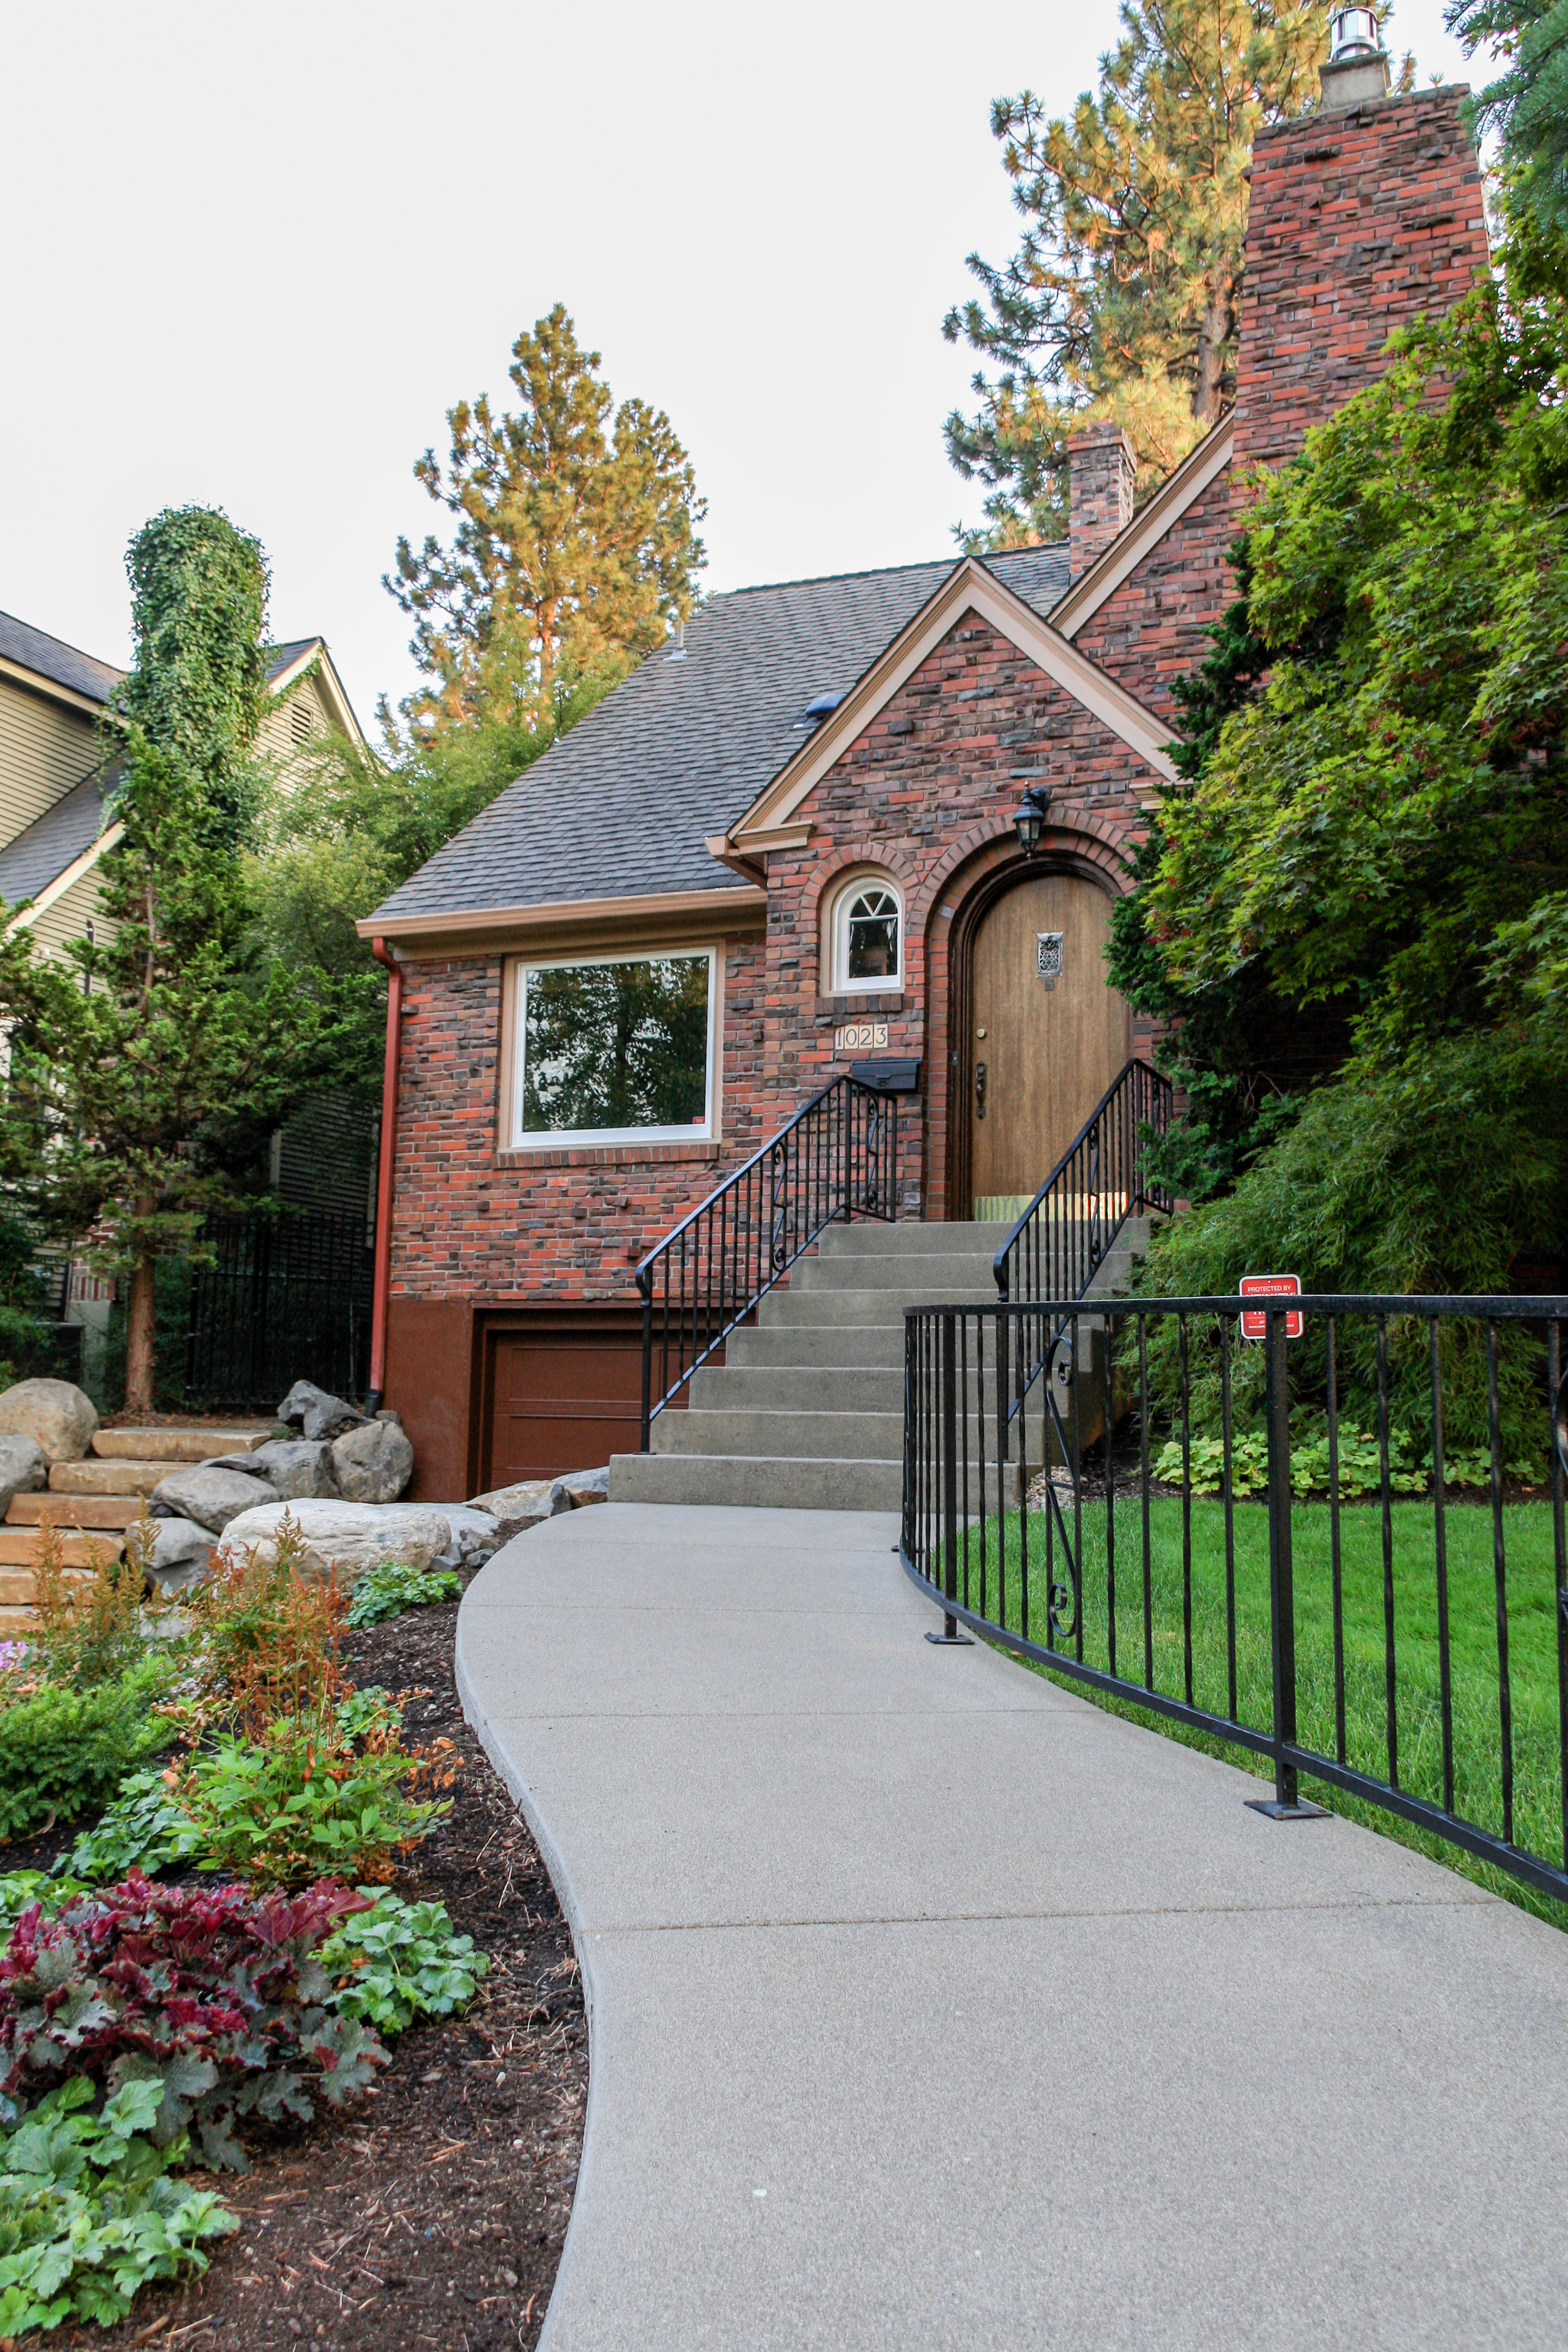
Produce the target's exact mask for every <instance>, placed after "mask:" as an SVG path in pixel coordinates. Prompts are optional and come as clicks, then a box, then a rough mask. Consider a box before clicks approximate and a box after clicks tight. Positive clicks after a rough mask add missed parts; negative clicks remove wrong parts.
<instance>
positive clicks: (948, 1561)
mask: <svg viewBox="0 0 1568 2352" xmlns="http://www.w3.org/2000/svg"><path fill="white" fill-rule="evenodd" d="M940 1345H941V1349H942V1370H941V1380H942V1406H941V1411H942V1598H943V1600H944V1601H949V1602H952V1601H956V1600H957V1599H958V1332H957V1328H956V1323H955V1319H954V1318H953V1317H952V1316H951V1315H944V1316H943V1317H942V1338H941V1342H940ZM926 1640H927V1641H928V1642H943V1643H951V1644H952V1647H953V1648H955V1649H957V1648H968V1647H970V1646H971V1644H970V1640H969V1636H968V1634H967V1633H960V1632H959V1630H958V1620H957V1618H956V1617H955V1616H954V1615H953V1613H952V1608H951V1607H950V1608H948V1609H946V1610H944V1611H943V1612H942V1631H941V1633H928V1634H927V1635H926Z"/></svg>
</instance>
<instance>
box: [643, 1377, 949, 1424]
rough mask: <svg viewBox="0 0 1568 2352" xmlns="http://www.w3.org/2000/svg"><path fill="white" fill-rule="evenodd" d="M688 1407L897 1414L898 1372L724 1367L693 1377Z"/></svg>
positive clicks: (899, 1408)
mask: <svg viewBox="0 0 1568 2352" xmlns="http://www.w3.org/2000/svg"><path fill="white" fill-rule="evenodd" d="M691 1403H692V1406H693V1408H694V1409H695V1410H700V1411H702V1412H900V1413H901V1412H902V1411H903V1409H904V1374H903V1368H902V1366H901V1364H883V1365H879V1366H877V1367H875V1368H873V1367H872V1366H870V1365H860V1366H858V1367H851V1368H848V1369H846V1368H845V1367H844V1366H842V1365H834V1366H831V1367H829V1366H827V1365H821V1364H818V1365H807V1364H784V1365H779V1364H773V1365H766V1364H725V1365H724V1366H722V1367H721V1370H717V1371H702V1372H699V1373H698V1375H697V1377H696V1379H695V1380H694V1381H692V1383H691ZM660 1418H661V1419H662V1418H663V1416H662V1415H661V1416H660Z"/></svg>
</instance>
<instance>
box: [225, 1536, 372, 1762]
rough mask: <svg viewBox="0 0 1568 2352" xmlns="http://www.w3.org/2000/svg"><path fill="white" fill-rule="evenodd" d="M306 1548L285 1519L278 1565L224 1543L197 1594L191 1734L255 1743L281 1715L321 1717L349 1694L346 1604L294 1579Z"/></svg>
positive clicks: (323, 1587) (332, 1589)
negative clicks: (217, 1729) (210, 1728)
mask: <svg viewBox="0 0 1568 2352" xmlns="http://www.w3.org/2000/svg"><path fill="white" fill-rule="evenodd" d="M303 1549H304V1538H303V1536H302V1535H301V1533H300V1525H299V1522H298V1520H297V1519H296V1518H295V1517H294V1516H293V1514H292V1512H289V1511H286V1512H285V1513H284V1514H283V1517H282V1519H281V1521H280V1523H279V1529H278V1538H277V1546H276V1552H275V1556H274V1558H273V1559H270V1560H268V1559H263V1558H262V1557H261V1555H260V1553H259V1551H258V1550H256V1549H250V1550H246V1551H240V1552H236V1551H235V1550H234V1549H232V1547H230V1546H228V1545H224V1546H222V1547H221V1548H220V1549H218V1550H217V1551H216V1552H215V1553H214V1555H213V1572H212V1574H211V1576H209V1577H207V1578H205V1579H204V1580H203V1581H202V1582H201V1583H200V1584H198V1585H196V1586H195V1588H194V1590H193V1591H192V1592H191V1595H190V1606H191V1614H192V1616H193V1617H194V1618H195V1625H196V1641H195V1684H196V1692H197V1696H195V1700H194V1701H192V1702H191V1703H189V1704H188V1705H187V1707H186V1709H185V1711H184V1712H185V1716H186V1719H187V1722H188V1724H189V1726H190V1727H191V1728H193V1729H195V1730H200V1729H203V1728H205V1727H206V1725H208V1724H209V1723H221V1724H224V1725H226V1726H228V1727H232V1728H233V1729H235V1730H237V1731H240V1732H243V1733H244V1734H245V1735H246V1736H247V1738H252V1739H254V1738H257V1737H258V1734H259V1733H260V1732H261V1730H262V1729H263V1727H265V1726H266V1725H268V1724H269V1723H271V1722H272V1721H273V1720H274V1719H275V1718H276V1717H279V1716H287V1717H290V1718H292V1719H293V1720H295V1721H297V1722H300V1721H304V1720H306V1719H307V1718H319V1717H321V1716H322V1715H323V1714H324V1713H325V1712H327V1711H328V1710H330V1709H331V1707H332V1706H334V1705H335V1704H336V1702H337V1701H338V1700H339V1699H341V1698H342V1696H343V1695H344V1693H345V1692H346V1691H347V1689H348V1687H349V1685H348V1681H347V1678H346V1676H345V1675H344V1674H343V1671H342V1664H341V1662H340V1659H339V1655H338V1652H339V1646H340V1643H341V1639H342V1623H343V1616H344V1612H346V1610H347V1608H348V1596H347V1594H346V1593H345V1592H344V1591H342V1587H341V1586H340V1585H339V1584H338V1583H337V1581H336V1580H335V1579H334V1578H331V1577H329V1578H328V1579H327V1580H326V1581H325V1582H324V1583H307V1582H306V1581H305V1580H303V1579H302V1578H301V1577H300V1575H299V1574H298V1573H297V1570H298V1566H299V1561H300V1554H301V1552H302V1551H303Z"/></svg>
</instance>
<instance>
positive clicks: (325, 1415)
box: [278, 1381, 364, 1438]
mask: <svg viewBox="0 0 1568 2352" xmlns="http://www.w3.org/2000/svg"><path fill="white" fill-rule="evenodd" d="M278 1418H279V1421H280V1422H282V1423H283V1424H284V1426H285V1427H286V1428H288V1429H298V1430H300V1431H302V1432H303V1433H304V1434H305V1436H307V1437H312V1438H318V1437H341V1436H342V1433H343V1431H344V1430H345V1429H358V1428H359V1426H360V1424H361V1423H363V1420H364V1415H363V1412H355V1411H354V1409H353V1405H352V1404H345V1403H344V1402H343V1400H342V1397H335V1396H329V1395H328V1394H327V1391H326V1390H325V1389H319V1388H318V1387H317V1386H316V1383H315V1381H295V1383H294V1385H293V1387H292V1388H291V1389H290V1390H289V1393H288V1395H287V1396H286V1397H285V1398H284V1400H283V1402H282V1403H281V1404H280V1405H279V1408H278Z"/></svg>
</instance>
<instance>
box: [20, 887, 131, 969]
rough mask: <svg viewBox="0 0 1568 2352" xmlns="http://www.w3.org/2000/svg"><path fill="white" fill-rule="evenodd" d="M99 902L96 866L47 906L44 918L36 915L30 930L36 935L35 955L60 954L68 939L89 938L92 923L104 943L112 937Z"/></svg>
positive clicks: (29, 927) (34, 937) (29, 926)
mask: <svg viewBox="0 0 1568 2352" xmlns="http://www.w3.org/2000/svg"><path fill="white" fill-rule="evenodd" d="M98 901H99V881H98V869H97V867H96V866H92V867H90V868H89V871H88V872H87V873H85V874H84V875H83V876H82V877H81V879H80V881H79V882H73V883H72V884H71V887H70V888H69V889H68V890H63V891H62V892H61V893H60V896H59V897H58V898H57V899H56V900H55V902H54V905H53V906H52V907H46V908H44V911H43V913H42V914H41V915H35V916H34V918H33V919H32V921H31V923H30V924H29V925H28V929H29V930H30V931H31V932H32V934H33V940H34V949H35V952H36V953H37V954H38V955H58V953H59V950H60V949H61V948H62V947H63V946H64V945H65V942H66V941H67V940H79V939H82V938H84V937H85V935H86V932H87V927H88V924H89V921H90V922H92V923H94V924H95V925H96V926H97V932H98V937H99V939H100V940H106V939H108V938H110V936H111V931H110V926H109V925H108V924H107V923H106V922H105V921H104V919H103V917H102V915H101V914H100V912H99V903H98Z"/></svg>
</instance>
